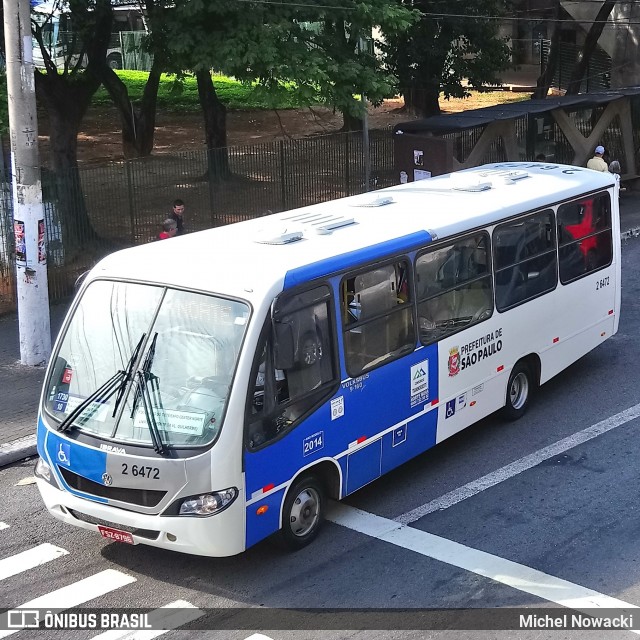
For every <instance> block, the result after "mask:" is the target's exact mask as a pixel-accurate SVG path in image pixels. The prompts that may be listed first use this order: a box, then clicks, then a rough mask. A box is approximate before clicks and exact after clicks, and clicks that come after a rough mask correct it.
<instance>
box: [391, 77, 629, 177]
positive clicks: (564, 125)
mask: <svg viewBox="0 0 640 640" xmlns="http://www.w3.org/2000/svg"><path fill="white" fill-rule="evenodd" d="M639 127H640V86H638V87H626V88H623V89H616V90H609V91H603V92H597V93H585V94H579V95H575V96H555V97H549V98H546V99H531V100H523V101H522V102H514V103H510V104H502V105H495V106H492V107H485V108H483V109H472V110H470V111H463V112H460V113H443V114H440V115H437V116H432V117H430V118H424V119H422V120H414V121H410V122H403V123H400V124H397V125H396V126H395V127H394V155H395V168H396V171H397V172H398V177H401V181H409V182H411V181H412V180H413V179H420V177H428V175H437V174H438V173H445V172H446V171H451V170H456V169H463V168H468V167H473V166H478V165H481V164H484V163H487V162H507V161H531V160H535V159H536V157H537V156H539V155H540V154H543V155H544V157H545V160H546V161H548V162H559V163H566V164H572V165H578V166H584V165H586V162H587V160H588V159H589V158H590V157H592V155H593V152H594V149H595V147H596V146H597V145H599V144H602V145H604V147H605V149H606V151H607V154H608V160H609V162H611V161H612V160H618V161H619V162H620V165H621V169H622V179H623V180H633V179H635V178H638V177H639V176H638V173H639V171H638V158H637V155H638V153H637V152H638V148H639V147H640V140H639V135H640V134H639ZM436 141H445V142H444V143H443V142H436ZM403 172H404V174H403ZM414 176H415V178H414Z"/></svg>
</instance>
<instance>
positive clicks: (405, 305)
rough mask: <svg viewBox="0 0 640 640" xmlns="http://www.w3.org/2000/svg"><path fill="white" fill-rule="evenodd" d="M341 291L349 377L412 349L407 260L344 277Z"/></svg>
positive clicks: (411, 317)
mask: <svg viewBox="0 0 640 640" xmlns="http://www.w3.org/2000/svg"><path fill="white" fill-rule="evenodd" d="M341 291H342V304H343V309H342V318H343V330H344V345H345V360H346V365H347V371H348V373H349V375H350V376H351V377H356V376H358V375H360V374H361V373H362V372H364V371H366V370H369V369H371V368H372V367H375V366H377V365H379V364H381V363H383V362H387V361H389V360H393V359H395V358H398V357H400V356H402V355H404V354H406V353H408V352H409V351H412V350H413V349H414V348H415V342H416V337H415V328H414V320H413V313H412V310H411V306H412V305H411V303H412V300H411V288H410V286H409V263H408V262H407V261H405V260H399V261H398V262H395V263H392V264H387V265H384V266H378V267H376V268H375V269H372V270H370V271H364V272H362V273H359V274H357V275H355V276H350V277H347V278H345V279H344V280H343V281H342V284H341Z"/></svg>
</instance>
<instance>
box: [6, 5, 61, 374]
mask: <svg viewBox="0 0 640 640" xmlns="http://www.w3.org/2000/svg"><path fill="white" fill-rule="evenodd" d="M3 8H4V38H5V50H6V69H7V96H8V102H9V130H10V136H11V168H12V172H11V173H12V176H11V180H12V189H13V231H14V237H15V260H16V290H17V296H18V325H19V331H20V360H21V362H22V364H26V365H39V364H43V363H45V362H46V361H47V360H48V358H49V356H50V355H51V328H50V319H49V287H48V284H47V242H46V230H45V216H44V207H43V204H42V184H41V177H40V161H39V157H38V123H37V115H36V94H35V79H34V67H33V45H32V40H31V15H30V6H29V0H3Z"/></svg>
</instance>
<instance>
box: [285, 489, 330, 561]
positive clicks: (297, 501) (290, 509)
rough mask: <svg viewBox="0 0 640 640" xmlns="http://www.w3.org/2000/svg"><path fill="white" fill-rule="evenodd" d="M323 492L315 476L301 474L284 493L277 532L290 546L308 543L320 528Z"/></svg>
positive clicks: (322, 516)
mask: <svg viewBox="0 0 640 640" xmlns="http://www.w3.org/2000/svg"><path fill="white" fill-rule="evenodd" d="M324 510H325V495H324V488H323V486H322V483H321V482H320V481H319V480H318V479H317V478H316V477H315V476H304V477H302V478H301V479H300V480H298V481H297V482H296V483H295V484H294V485H293V486H292V487H291V488H290V489H289V492H288V493H287V497H286V499H285V501H284V508H283V510H282V529H281V531H280V536H281V539H282V542H283V543H284V545H285V547H287V548H288V549H291V550H294V551H295V550H297V549H302V547H305V546H306V545H308V544H309V543H310V542H311V541H312V540H313V539H314V538H315V537H316V536H317V535H318V531H319V530H320V525H321V524H322V521H323V520H324Z"/></svg>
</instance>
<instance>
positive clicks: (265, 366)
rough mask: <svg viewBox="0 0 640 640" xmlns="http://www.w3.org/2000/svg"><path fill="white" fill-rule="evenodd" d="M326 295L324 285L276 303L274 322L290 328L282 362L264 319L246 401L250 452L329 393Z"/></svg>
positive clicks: (333, 375) (332, 373)
mask: <svg viewBox="0 0 640 640" xmlns="http://www.w3.org/2000/svg"><path fill="white" fill-rule="evenodd" d="M329 296H330V293H329V289H328V287H317V288H316V289H313V290H311V291H308V292H304V293H302V294H298V295H296V296H294V297H293V298H291V299H288V300H286V301H285V302H284V303H282V304H278V305H276V309H275V312H274V318H275V320H276V322H278V323H281V324H283V325H285V326H287V327H288V328H290V331H291V337H292V343H291V353H289V354H288V356H289V357H288V362H285V363H284V364H282V363H278V362H277V353H278V349H277V348H276V347H277V346H278V345H275V344H274V341H275V337H274V334H273V331H272V326H271V322H270V319H269V320H268V321H267V325H266V326H265V329H264V331H263V337H262V340H261V342H260V347H259V348H258V350H257V356H256V360H255V362H254V368H253V371H255V376H254V377H252V379H253V380H255V383H254V386H253V388H252V389H251V391H250V394H249V395H250V397H249V400H248V405H249V408H248V415H247V421H248V433H247V442H248V446H249V448H250V449H255V448H258V447H260V446H261V445H263V444H265V443H267V442H270V441H272V440H274V439H275V438H277V437H278V436H280V435H281V434H283V433H284V432H286V431H288V430H289V429H290V428H293V427H294V426H295V424H296V423H297V422H298V421H299V419H300V418H301V417H302V416H304V415H306V414H308V413H309V411H311V410H313V409H314V408H315V407H317V406H318V405H319V404H320V403H321V402H322V401H323V400H324V399H325V398H326V397H327V395H328V394H329V393H331V392H332V389H333V386H334V382H335V381H336V380H337V367H336V364H335V357H334V347H333V337H332V323H331V321H330V318H331V314H330V309H331V307H330V305H329ZM285 360H287V358H285ZM278 364H280V366H281V367H282V368H279V367H278Z"/></svg>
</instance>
